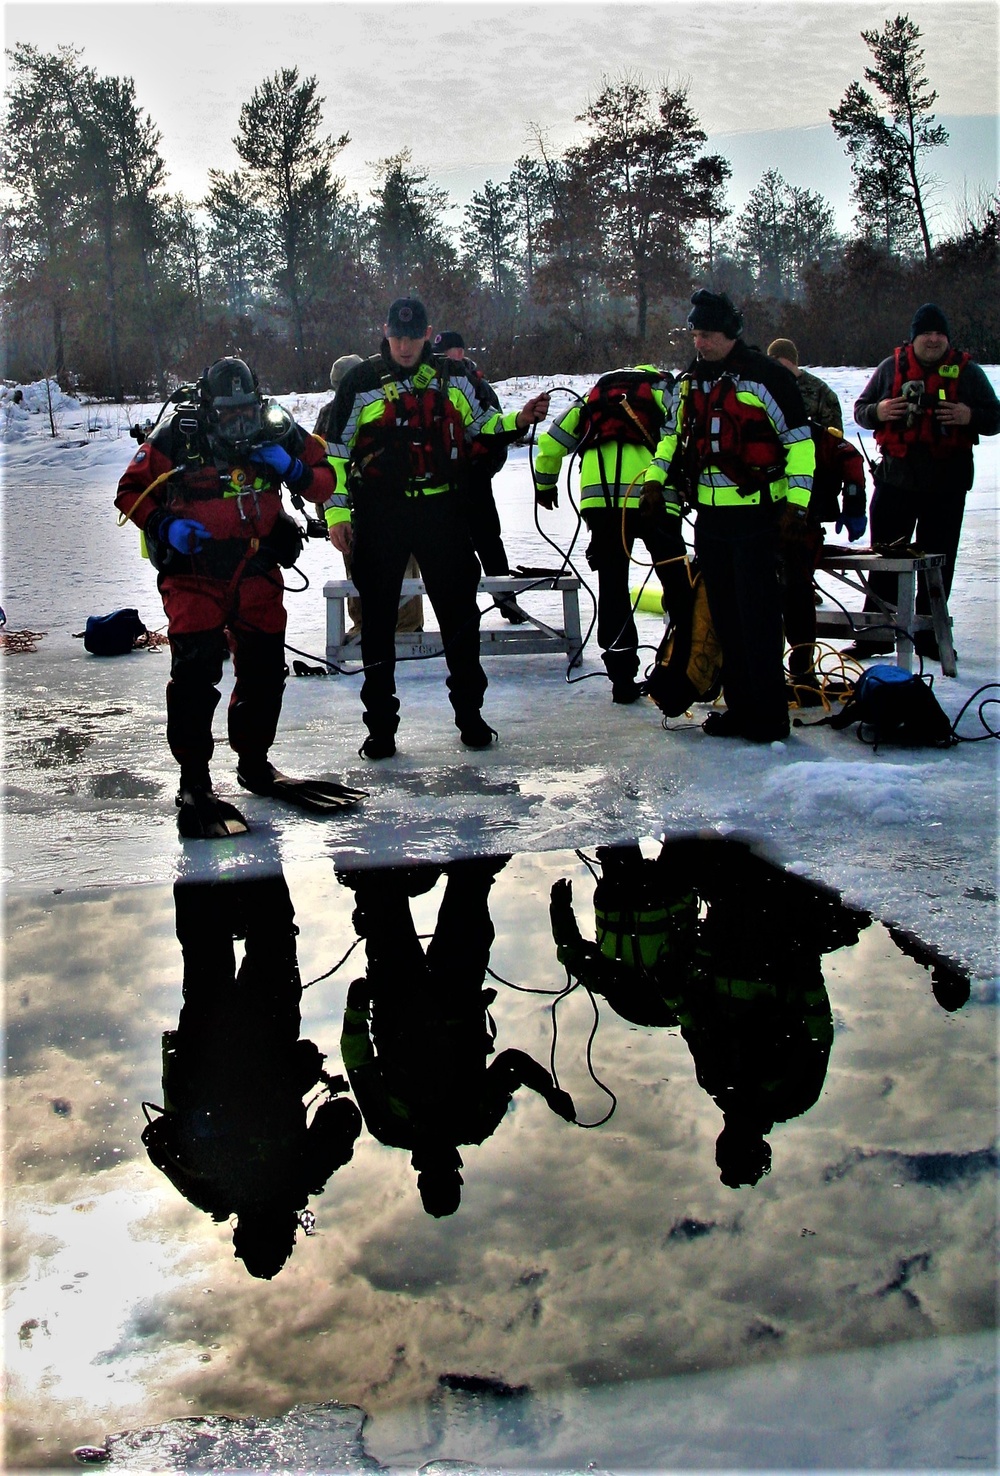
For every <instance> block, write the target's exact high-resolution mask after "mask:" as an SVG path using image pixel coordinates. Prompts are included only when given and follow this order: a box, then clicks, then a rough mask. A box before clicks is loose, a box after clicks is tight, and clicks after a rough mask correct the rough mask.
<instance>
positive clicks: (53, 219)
mask: <svg viewBox="0 0 1000 1476" xmlns="http://www.w3.org/2000/svg"><path fill="white" fill-rule="evenodd" d="M8 56H9V62H10V85H9V89H8V95H7V109H6V120H5V129H4V134H5V139H4V151H3V181H4V184H5V185H6V186H7V189H8V191H9V192H10V200H9V204H8V206H7V208H6V210H5V224H6V229H5V242H4V245H5V250H4V253H3V262H4V267H3V283H4V297H5V299H6V300H7V302H8V304H9V307H8V324H9V323H10V311H11V309H13V308H14V307H15V305H16V306H17V307H18V308H19V316H20V317H21V318H22V319H23V318H24V317H25V316H26V315H27V313H28V312H29V311H30V309H31V307H32V305H37V307H38V308H41V309H42V310H43V311H44V314H45V317H46V319H47V325H46V328H45V329H43V330H42V331H41V341H42V345H43V346H42V347H41V348H40V352H39V353H38V355H37V357H38V359H39V360H40V361H44V368H45V370H46V371H47V370H48V369H49V367H50V366H51V368H52V369H53V370H54V372H55V374H56V375H57V376H59V377H61V376H63V375H64V373H65V370H66V367H67V359H66V335H67V322H66V318H67V313H68V312H69V311H70V310H71V294H72V289H73V286H74V283H75V281H76V279H77V267H78V259H77V258H78V251H77V247H78V243H79V233H80V204H81V201H80V187H79V182H78V179H77V163H78V161H77V150H76V146H75V121H74V110H73V107H72V106H71V104H70V98H72V97H75V96H77V95H78V94H79V92H80V90H81V88H82V79H83V70H82V68H81V66H80V63H79V57H80V53H79V52H77V51H74V50H73V49H72V48H71V47H68V46H66V47H61V48H60V49H59V51H58V52H57V53H55V54H54V55H45V54H44V53H42V52H40V51H39V50H38V48H37V47H35V46H27V45H18V46H15V47H14V48H13V49H12V51H10V52H9V53H8ZM77 106H79V104H77Z"/></svg>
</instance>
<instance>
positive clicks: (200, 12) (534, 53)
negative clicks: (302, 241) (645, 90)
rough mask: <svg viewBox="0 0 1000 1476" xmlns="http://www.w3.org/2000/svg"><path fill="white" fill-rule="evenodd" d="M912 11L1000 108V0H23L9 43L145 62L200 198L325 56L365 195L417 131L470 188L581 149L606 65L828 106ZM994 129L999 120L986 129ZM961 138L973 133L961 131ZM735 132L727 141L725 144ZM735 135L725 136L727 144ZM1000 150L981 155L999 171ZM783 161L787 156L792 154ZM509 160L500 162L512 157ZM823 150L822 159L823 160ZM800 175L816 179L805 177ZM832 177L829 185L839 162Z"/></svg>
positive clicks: (749, 125) (948, 97) (186, 175)
mask: <svg viewBox="0 0 1000 1476" xmlns="http://www.w3.org/2000/svg"><path fill="white" fill-rule="evenodd" d="M899 12H904V13H906V14H908V15H909V16H910V17H911V19H912V20H914V21H915V22H916V24H917V25H919V27H920V30H921V32H922V34H923V38H924V46H925V55H926V64H927V71H928V75H929V77H930V80H931V82H932V84H933V85H934V86H935V87H936V88H937V90H938V93H939V100H938V103H937V105H936V110H937V112H938V114H939V115H949V114H955V115H969V114H979V115H987V114H995V113H996V111H997V71H998V63H997V45H998V9H997V6H996V5H995V4H994V3H993V0H979V3H977V0H948V3H941V0H930V3H919V0H918V3H912V0H898V3H895V4H889V5H884V4H880V3H871V4H857V3H853V0H851V3H841V0H808V3H803V0H768V3H766V4H754V3H748V0H711V4H699V3H698V0H660V3H656V4H647V5H632V4H628V3H619V4H602V3H594V4H579V3H548V4H544V5H539V4H521V3H513V4H504V5H495V4H474V3H468V0H466V3H464V4H462V5H452V4H435V3H430V0H409V3H404V0H388V3H381V0H368V3H365V4H329V3H318V4H301V3H289V4H281V5H278V4H273V3H261V4H256V3H248V0H241V3H240V4H238V5H222V4H220V5H204V4H197V3H190V4H189V3H173V4H143V5H140V4H136V3H127V4H105V5H94V4H87V3H78V4H65V3H61V4H60V3H55V4H48V3H38V0H35V3H32V4H9V5H6V6H5V7H4V24H5V44H6V45H7V46H12V45H14V44H15V43H16V42H19V41H28V42H32V43H34V44H35V45H37V46H39V47H41V48H42V49H43V50H53V49H54V48H55V47H56V46H58V45H60V44H71V45H74V46H77V47H80V48H82V49H83V53H84V60H85V61H86V62H87V63H89V64H90V65H91V66H93V67H95V68H96V69H97V70H98V71H99V72H101V73H104V74H119V75H127V76H131V77H133V78H134V80H135V84H136V92H137V96H138V99H139V103H140V105H141V106H142V108H143V109H144V110H145V111H147V112H148V113H150V114H151V115H152V118H153V120H154V123H155V124H156V126H157V127H158V128H159V130H160V131H161V133H162V135H163V139H162V145H161V147H162V152H163V155H164V158H165V160H166V162H167V166H168V169H169V172H170V181H169V182H170V186H171V188H173V189H176V190H182V191H183V192H184V193H185V194H186V195H187V196H188V197H189V198H191V199H198V198H200V197H201V196H202V195H203V194H204V193H205V190H206V188H207V183H208V170H209V169H210V168H213V167H215V168H222V169H232V168H235V167H236V166H237V164H238V162H239V160H238V156H237V154H236V151H235V149H234V148H233V146H232V138H233V135H234V134H235V132H236V130H237V125H238V120H239V112H240V107H241V105H242V104H243V103H244V102H246V100H247V99H248V98H249V97H250V95H251V93H252V92H253V90H254V88H255V87H256V86H257V85H258V84H259V83H260V82H261V81H262V79H263V78H264V77H266V76H269V75H271V74H272V73H274V72H275V71H276V70H277V69H278V68H279V67H282V66H297V67H298V68H299V70H300V73H302V74H303V75H308V74H312V73H314V74H315V75H316V76H317V77H318V78H319V82H320V89H321V92H322V94H323V96H324V97H325V99H326V102H325V107H324V116H325V121H326V124H327V126H328V129H329V132H330V133H331V134H335V135H338V136H339V135H340V134H342V133H345V132H346V133H349V134H350V137H351V142H350V144H349V145H348V146H347V148H346V149H345V150H344V151H343V153H342V154H341V156H340V158H339V160H338V162H337V166H336V168H337V172H338V173H340V174H342V175H344V176H345V177H346V178H347V180H348V182H349V184H350V186H351V187H352V188H353V189H355V190H357V191H358V192H359V193H361V194H362V196H363V197H364V196H365V192H366V190H367V186H368V184H369V181H370V177H371V171H370V169H369V168H368V167H367V166H368V165H369V163H371V162H374V161H375V160H377V159H380V158H383V157H385V156H387V155H389V154H392V153H395V152H397V151H398V150H399V149H400V148H402V147H404V146H407V145H408V146H410V148H411V149H412V152H413V157H414V161H415V163H417V164H418V165H420V166H422V167H424V168H427V169H428V170H430V172H431V173H432V175H433V176H435V178H441V179H443V182H444V183H446V184H448V183H449V179H448V178H447V177H446V176H448V175H449V174H450V176H451V183H452V184H453V194H455V195H456V196H460V195H461V193H462V187H461V182H462V181H463V180H465V179H466V178H468V177H470V176H469V175H468V174H467V172H468V171H471V173H472V176H475V177H476V183H475V184H474V185H473V187H476V185H478V184H479V183H481V180H482V179H484V178H486V177H487V176H489V177H492V178H494V179H496V180H498V181H499V180H500V179H503V178H505V177H506V172H507V171H508V170H509V168H510V164H511V163H512V162H513V160H514V159H516V158H517V157H518V155H520V154H523V153H526V152H528V151H529V143H530V132H531V125H532V124H533V123H537V124H539V125H540V126H541V128H542V129H543V130H544V131H545V132H546V134H547V136H548V138H549V140H550V142H551V145H552V147H553V148H555V149H557V150H558V149H561V148H563V147H564V146H565V145H566V144H568V143H569V142H570V141H571V140H572V139H574V138H577V137H579V136H581V133H582V129H581V126H580V125H579V124H577V123H576V122H575V121H574V119H575V117H576V115H577V114H579V113H580V112H581V111H582V109H583V107H584V106H585V105H586V101H587V97H588V95H594V94H596V92H597V91H598V89H599V87H600V83H601V76H602V73H603V74H607V75H610V76H614V75H616V74H618V73H620V72H621V71H623V70H625V69H630V70H632V71H637V72H639V73H641V74H642V75H643V76H644V77H645V78H646V79H647V80H648V81H649V82H651V83H656V82H657V81H659V80H661V79H665V78H668V77H669V78H670V79H671V81H674V82H676V81H678V80H684V81H687V82H688V83H689V84H690V98H691V102H692V105H693V106H694V108H695V110H696V112H697V114H698V116H699V118H700V120H701V123H702V126H703V127H704V128H705V130H706V131H707V132H708V133H709V134H711V135H713V137H714V136H716V135H719V134H733V133H744V132H753V131H757V130H761V129H790V128H799V127H808V126H809V125H817V124H822V125H825V127H826V128H827V129H828V128H829V119H828V116H827V114H828V109H829V108H831V107H834V106H836V104H837V103H838V102H839V101H840V99H841V97H842V96H843V93H844V90H845V89H846V87H847V85H848V83H849V82H850V81H851V80H852V79H853V78H855V77H860V75H861V71H862V68H863V67H864V65H865V63H866V62H867V61H868V60H870V56H869V52H868V49H867V47H866V46H865V44H864V42H863V41H862V40H861V37H860V34H859V33H860V31H861V29H862V28H866V29H872V28H875V29H879V28H881V26H882V25H883V23H884V22H885V20H886V19H888V18H891V17H892V16H893V15H895V14H897V13H899ZM980 137H981V134H980ZM956 142H957V141H956ZM717 146H718V145H717ZM722 151H723V152H725V148H724V146H723V148H722ZM986 152H987V153H989V154H991V155H992V157H990V158H986V159H982V158H979V159H977V158H975V157H973V158H971V159H970V162H969V164H968V165H966V164H965V163H964V161H963V163H962V168H961V171H960V175H959V177H961V174H962V173H965V174H967V175H969V176H970V177H971V178H973V179H976V178H979V177H981V178H984V179H986V180H987V181H988V180H989V178H990V175H991V173H992V176H993V182H994V183H995V180H996V174H995V171H996V155H995V147H994V148H990V149H987V151H986ZM775 165H776V167H778V168H780V167H781V160H780V158H779V159H777V160H776V161H775ZM494 166H495V167H494ZM823 167H825V166H821V167H820V168H819V170H818V173H820V174H822V172H823ZM793 182H800V181H797V180H796V181H793ZM814 184H815V187H816V188H817V189H819V190H821V191H824V192H828V191H826V186H825V182H824V179H823V178H822V177H820V178H817V179H816V180H815V181H814Z"/></svg>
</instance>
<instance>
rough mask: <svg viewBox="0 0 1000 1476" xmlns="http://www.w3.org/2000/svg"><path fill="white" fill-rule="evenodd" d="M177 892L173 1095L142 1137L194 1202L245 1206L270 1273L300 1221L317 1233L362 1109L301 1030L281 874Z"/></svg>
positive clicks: (257, 1253) (169, 1085) (245, 1240)
mask: <svg viewBox="0 0 1000 1476" xmlns="http://www.w3.org/2000/svg"><path fill="white" fill-rule="evenodd" d="M174 901H175V905H176V912H177V936H178V938H179V939H180V944H181V951H182V953H183V956H184V986H183V989H184V1003H183V1005H182V1007H181V1013H180V1019H179V1020H178V1022H177V1028H176V1030H168V1031H165V1032H164V1036H163V1103H164V1105H163V1108H162V1109H157V1111H158V1113H159V1114H160V1115H158V1116H156V1117H153V1118H151V1119H150V1120H149V1121H148V1123H147V1126H146V1128H145V1129H144V1131H143V1134H142V1141H143V1144H144V1145H145V1147H146V1151H147V1152H148V1154H149V1156H150V1158H151V1159H152V1161H153V1163H155V1164H156V1166H157V1168H159V1169H161V1170H162V1171H163V1173H165V1174H166V1176H167V1178H168V1179H170V1181H171V1183H172V1184H173V1185H174V1186H175V1187H176V1188H177V1189H179V1190H180V1192H181V1193H182V1194H183V1195H184V1197H185V1199H188V1200H190V1202H191V1203H192V1204H193V1205H195V1206H196V1207H197V1208H198V1209H201V1210H204V1211H205V1212H206V1213H207V1214H210V1215H211V1216H212V1218H213V1220H225V1219H228V1218H230V1217H231V1216H235V1217H236V1224H235V1226H234V1229H233V1245H234V1247H235V1253H236V1255H237V1257H238V1258H239V1259H240V1260H242V1262H243V1264H244V1265H245V1266H246V1269H247V1270H248V1271H249V1272H250V1275H251V1276H258V1277H263V1278H264V1279H266V1280H269V1279H270V1278H271V1277H272V1276H275V1275H276V1274H277V1272H278V1271H280V1270H281V1268H282V1266H283V1265H284V1264H285V1262H286V1261H287V1260H288V1257H289V1256H290V1255H291V1253H292V1248H293V1247H294V1245H295V1236H296V1230H297V1229H298V1228H299V1227H300V1226H301V1227H303V1228H304V1229H306V1232H307V1233H309V1229H310V1227H311V1225H312V1218H313V1217H312V1214H311V1212H310V1211H308V1210H307V1209H306V1202H307V1200H308V1198H309V1196H310V1195H316V1194H321V1193H322V1192H323V1189H324V1188H325V1186H326V1183H327V1180H328V1179H329V1178H330V1175H331V1174H332V1173H333V1172H334V1171H335V1170H336V1169H338V1168H340V1167H341V1166H342V1165H343V1164H345V1163H347V1162H348V1160H349V1159H350V1158H351V1155H352V1153H353V1151H354V1143H355V1140H356V1138H357V1136H358V1134H359V1133H360V1131H361V1114H360V1113H359V1112H358V1109H357V1107H355V1105H354V1103H353V1102H351V1101H350V1100H349V1099H348V1098H346V1097H342V1096H338V1095H336V1094H337V1093H338V1092H342V1091H344V1090H346V1087H347V1083H346V1082H345V1081H344V1079H343V1077H339V1078H330V1077H329V1076H327V1074H326V1072H325V1071H324V1070H323V1061H324V1059H325V1058H324V1056H323V1054H322V1052H321V1051H319V1050H318V1049H317V1047H316V1046H315V1045H314V1044H313V1042H312V1041H311V1040H300V1039H299V1027H300V1024H301V1015H300V1011H299V1004H300V1000H301V997H302V984H301V981H300V978H299V970H298V964H297V960H296V944H295V939H296V934H297V932H298V929H297V928H296V926H295V923H294V920H293V919H294V912H293V909H292V903H291V898H290V897H289V895H288V887H287V885H286V883H285V880H284V877H282V876H280V875H278V876H263V877H249V878H247V879H246V880H243V881H236V882H178V883H177V884H176V886H175V887H174ZM236 938H241V939H243V940H244V956H243V960H242V962H241V964H240V966H239V969H238V970H237V967H236V956H235V950H234V948H233V940H234V939H236ZM318 1086H321V1091H320V1093H319V1094H318V1097H314V1098H313V1099H312V1102H311V1103H310V1104H309V1105H308V1106H307V1104H306V1103H305V1102H304V1101H303V1098H304V1097H305V1096H306V1095H307V1094H308V1093H310V1092H312V1091H313V1089H314V1088H316V1087H318ZM317 1101H318V1105H316V1103H317ZM312 1106H315V1111H314V1112H313V1113H312V1116H311V1119H310V1116H309V1112H310V1107H312Z"/></svg>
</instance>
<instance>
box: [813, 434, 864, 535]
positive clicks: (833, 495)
mask: <svg viewBox="0 0 1000 1476" xmlns="http://www.w3.org/2000/svg"><path fill="white" fill-rule="evenodd" d="M809 424H810V427H811V429H812V437H813V445H814V446H815V447H816V470H815V472H814V473H813V485H812V496H811V497H810V499H809V512H810V515H811V517H812V519H813V520H814V521H819V522H821V523H832V522H834V521H835V520H836V519H837V518H839V517H840V514H841V501H840V499H841V494H843V512H844V516H845V517H861V516H862V515H863V514H864V512H865V510H866V506H867V501H868V499H867V494H866V491H865V464H864V462H863V461H862V459H861V453H860V452H859V451H858V450H856V449H855V447H854V446H852V445H851V443H850V441H847V440H845V439H844V437H843V436H842V435H841V433H840V431H838V430H837V429H836V428H835V427H833V426H829V425H820V424H819V423H818V422H817V421H815V420H812V421H810V422H809Z"/></svg>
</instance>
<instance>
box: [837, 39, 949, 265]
mask: <svg viewBox="0 0 1000 1476" xmlns="http://www.w3.org/2000/svg"><path fill="white" fill-rule="evenodd" d="M861 37H862V40H863V41H864V42H865V44H866V45H867V47H868V49H869V50H870V51H871V53H872V56H873V58H874V65H873V66H870V67H865V80H866V81H867V82H870V83H872V84H873V86H874V87H875V88H877V90H878V93H879V94H880V99H881V101H880V102H876V100H875V98H874V97H873V96H872V94H871V93H870V92H868V91H867V89H866V88H864V87H862V85H861V84H860V82H852V83H851V84H850V86H849V87H848V89H847V91H846V92H845V94H844V97H843V99H842V101H841V104H840V106H839V108H831V110H830V119H831V121H832V123H833V129H834V132H835V133H836V134H837V137H838V138H842V139H844V140H845V143H846V145H847V153H848V155H849V157H850V160H851V168H852V170H853V172H854V199H855V202H856V204H857V207H858V213H857V222H858V226H859V228H860V232H861V234H862V235H864V236H865V237H867V238H868V239H881V240H882V241H883V242H884V244H885V248H886V250H888V251H896V250H899V249H901V248H904V247H905V246H906V244H908V243H907V236H908V235H909V234H910V232H912V231H913V229H914V228H915V230H916V232H917V233H919V238H920V241H921V244H922V246H923V252H924V259H925V260H926V261H928V262H929V261H930V260H931V254H932V248H931V237H930V230H929V228H928V224H927V210H926V203H925V196H926V192H927V188H928V184H929V183H930V181H929V179H928V176H927V175H926V173H925V172H924V168H923V160H924V157H925V155H926V154H928V153H929V152H930V151H931V150H932V149H937V148H940V147H941V145H942V144H946V143H947V142H948V132H947V130H946V129H945V128H943V127H941V125H940V124H935V122H934V114H933V112H932V109H933V107H934V103H935V101H936V100H937V93H936V92H934V91H932V90H931V89H930V87H929V84H928V81H927V76H926V73H925V72H924V65H923V61H924V53H923V49H922V47H921V46H920V45H919V42H920V31H919V29H918V27H917V26H915V25H914V23H913V22H912V21H911V20H910V18H909V16H905V15H897V16H896V17H895V18H894V19H893V20H891V21H887V22H886V24H885V26H884V27H883V29H882V30H881V31H862V32H861Z"/></svg>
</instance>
